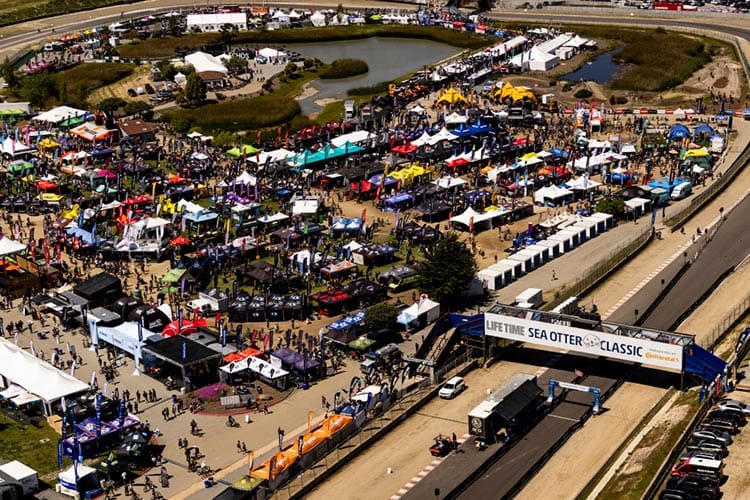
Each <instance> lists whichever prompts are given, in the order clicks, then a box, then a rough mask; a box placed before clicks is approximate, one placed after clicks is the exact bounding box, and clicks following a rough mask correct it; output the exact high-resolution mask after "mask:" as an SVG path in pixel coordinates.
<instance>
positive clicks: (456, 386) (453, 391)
mask: <svg viewBox="0 0 750 500" xmlns="http://www.w3.org/2000/svg"><path fill="white" fill-rule="evenodd" d="M464 389H466V382H464V379H463V377H453V378H451V379H450V380H448V381H447V382H446V383H445V384H443V387H441V388H440V391H438V396H440V397H441V398H444V399H453V398H455V397H456V396H458V395H459V394H461V391H463V390H464Z"/></svg>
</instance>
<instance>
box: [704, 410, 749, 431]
mask: <svg viewBox="0 0 750 500" xmlns="http://www.w3.org/2000/svg"><path fill="white" fill-rule="evenodd" d="M706 418H720V419H722V420H728V421H730V422H733V423H734V424H735V425H737V426H738V427H742V426H744V425H745V424H747V418H745V415H743V414H742V412H739V411H734V410H712V411H710V412H708V415H706Z"/></svg>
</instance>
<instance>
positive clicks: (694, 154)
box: [685, 148, 708, 158]
mask: <svg viewBox="0 0 750 500" xmlns="http://www.w3.org/2000/svg"><path fill="white" fill-rule="evenodd" d="M705 156H708V150H707V149H706V148H698V149H689V150H688V151H687V152H686V153H685V158H703V157H705Z"/></svg>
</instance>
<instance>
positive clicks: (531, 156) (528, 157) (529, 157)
mask: <svg viewBox="0 0 750 500" xmlns="http://www.w3.org/2000/svg"><path fill="white" fill-rule="evenodd" d="M538 157H539V154H537V153H534V152H533V151H532V152H531V153H526V154H525V155H523V156H522V157H520V158H519V160H521V161H528V160H533V159H534V158H538Z"/></svg>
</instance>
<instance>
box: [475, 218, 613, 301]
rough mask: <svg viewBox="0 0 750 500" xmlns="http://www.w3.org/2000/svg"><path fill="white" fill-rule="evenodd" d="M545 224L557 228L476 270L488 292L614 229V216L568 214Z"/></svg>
mask: <svg viewBox="0 0 750 500" xmlns="http://www.w3.org/2000/svg"><path fill="white" fill-rule="evenodd" d="M545 224H547V225H549V226H550V227H552V226H554V227H557V228H558V231H557V232H555V233H554V234H552V235H550V236H548V237H547V238H546V239H543V240H539V241H536V242H535V243H533V244H531V245H527V246H526V247H525V248H524V249H523V250H520V251H518V252H516V253H514V254H512V255H510V256H508V257H507V258H505V259H503V260H501V261H499V262H497V263H496V264H494V265H492V266H490V267H488V268H485V269H482V270H481V271H479V273H478V277H479V279H480V280H482V282H483V283H484V284H485V287H486V288H487V289H488V290H498V289H500V288H503V287H504V286H507V285H508V284H510V283H511V282H513V281H515V280H517V279H518V278H520V277H521V276H523V275H524V274H528V273H530V272H532V271H533V270H535V269H537V268H539V267H541V266H543V265H544V264H546V263H547V262H549V261H550V260H552V259H555V258H557V257H559V256H560V255H562V254H564V253H566V252H569V251H571V250H573V249H574V248H576V247H578V246H579V245H582V244H583V243H585V242H586V241H588V240H590V239H591V238H594V237H596V236H597V235H598V234H601V233H603V232H605V231H608V230H609V229H610V228H612V227H613V226H614V217H613V216H612V215H610V214H605V213H593V214H591V215H589V216H587V217H580V216H577V215H570V216H567V217H564V218H560V217H556V218H555V219H550V220H549V221H547V222H545V223H542V225H545Z"/></svg>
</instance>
